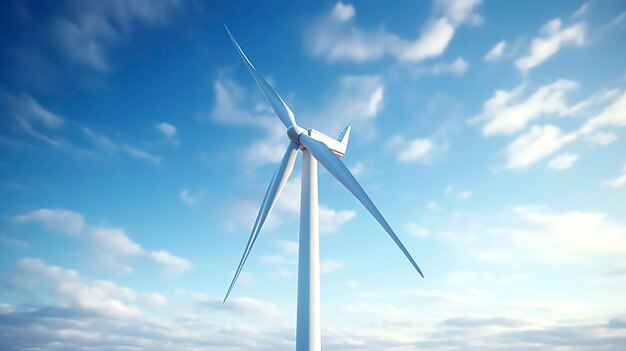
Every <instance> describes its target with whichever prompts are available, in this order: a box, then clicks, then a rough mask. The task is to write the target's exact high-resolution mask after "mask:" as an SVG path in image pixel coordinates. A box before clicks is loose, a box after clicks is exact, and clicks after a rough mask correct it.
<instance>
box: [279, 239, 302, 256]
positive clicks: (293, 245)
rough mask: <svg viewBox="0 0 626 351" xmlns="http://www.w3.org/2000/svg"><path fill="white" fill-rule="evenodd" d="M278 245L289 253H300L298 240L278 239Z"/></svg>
mask: <svg viewBox="0 0 626 351" xmlns="http://www.w3.org/2000/svg"><path fill="white" fill-rule="evenodd" d="M277 244H278V247H280V249H281V251H282V252H283V253H285V254H288V255H295V254H297V253H298V242H297V241H288V240H278V241H277Z"/></svg>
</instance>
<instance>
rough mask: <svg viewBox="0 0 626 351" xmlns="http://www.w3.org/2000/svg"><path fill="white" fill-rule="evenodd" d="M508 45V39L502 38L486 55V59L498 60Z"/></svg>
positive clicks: (490, 60) (489, 60)
mask: <svg viewBox="0 0 626 351" xmlns="http://www.w3.org/2000/svg"><path fill="white" fill-rule="evenodd" d="M505 47H506V41H505V40H502V41H500V42H498V43H497V44H496V45H494V46H493V47H492V48H491V50H489V52H488V53H487V55H485V61H488V62H496V61H498V60H499V59H500V58H501V57H502V55H503V54H504V48H505Z"/></svg>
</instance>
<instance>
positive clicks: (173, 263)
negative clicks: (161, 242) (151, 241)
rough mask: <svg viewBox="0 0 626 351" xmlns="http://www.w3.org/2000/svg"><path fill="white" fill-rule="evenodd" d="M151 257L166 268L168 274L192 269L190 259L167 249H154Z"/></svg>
mask: <svg viewBox="0 0 626 351" xmlns="http://www.w3.org/2000/svg"><path fill="white" fill-rule="evenodd" d="M150 257H151V258H152V259H153V260H154V261H155V262H157V263H159V264H161V265H162V266H163V267H164V268H165V274H167V275H177V274H180V273H182V272H185V271H189V270H191V269H192V265H191V262H189V260H187V259H184V258H182V257H177V256H174V255H172V254H170V253H169V252H168V251H166V250H159V251H152V252H150Z"/></svg>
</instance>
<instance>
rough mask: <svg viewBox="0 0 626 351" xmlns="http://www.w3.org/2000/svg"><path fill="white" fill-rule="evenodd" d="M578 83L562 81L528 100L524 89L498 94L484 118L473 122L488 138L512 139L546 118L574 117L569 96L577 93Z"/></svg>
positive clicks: (544, 87) (489, 104) (552, 84)
mask: <svg viewBox="0 0 626 351" xmlns="http://www.w3.org/2000/svg"><path fill="white" fill-rule="evenodd" d="M577 87H578V83H576V82H574V81H571V80H566V79H559V80H557V81H555V82H554V83H551V84H548V85H544V86H541V87H539V88H538V89H537V90H535V91H534V92H533V93H532V94H530V95H529V96H527V97H525V98H521V95H522V93H523V92H524V90H526V89H525V88H526V87H525V86H524V85H520V86H518V87H516V88H515V89H513V90H510V91H506V90H497V91H496V92H495V93H494V94H493V96H492V97H491V98H490V99H489V100H487V101H486V102H485V103H484V104H483V109H482V112H481V114H480V115H478V116H476V117H474V118H473V119H472V122H473V123H481V124H482V128H481V130H482V133H483V135H484V136H491V135H498V134H505V135H509V134H512V133H514V132H517V131H520V130H522V129H524V128H525V127H526V126H527V125H528V124H529V123H530V122H531V121H534V120H536V119H539V118H542V117H552V116H556V117H561V116H566V115H569V114H570V113H571V110H572V108H571V107H570V106H568V104H567V101H566V99H565V97H566V95H567V94H568V93H569V92H570V91H572V90H574V89H576V88H577Z"/></svg>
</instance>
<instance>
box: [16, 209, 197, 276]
mask: <svg viewBox="0 0 626 351" xmlns="http://www.w3.org/2000/svg"><path fill="white" fill-rule="evenodd" d="M12 220H13V221H14V222H15V223H27V222H37V223H40V224H41V225H42V226H44V227H45V228H47V229H49V230H52V231H57V232H60V233H64V234H70V235H73V236H78V235H79V234H81V233H85V234H87V235H83V236H79V238H82V239H83V240H84V242H85V243H86V244H87V245H89V246H90V248H91V249H92V250H93V251H94V253H93V261H94V263H97V264H99V265H101V266H103V267H106V268H115V269H117V270H121V271H123V272H125V273H131V272H132V271H133V269H132V267H128V266H125V265H123V262H124V260H126V259H128V258H131V257H146V256H148V257H150V258H152V260H154V261H155V262H157V263H159V264H161V265H162V266H163V267H164V268H165V269H164V271H165V273H166V274H167V275H171V274H178V273H181V272H183V271H187V270H190V269H191V268H192V265H191V262H189V261H188V260H186V259H184V258H180V257H176V256H173V255H171V254H170V253H169V252H167V251H165V250H160V251H152V252H148V251H146V250H145V249H144V248H142V247H141V245H140V244H138V243H136V242H134V241H133V240H131V239H130V238H129V237H128V235H127V234H126V232H125V231H124V229H120V228H110V227H104V226H93V225H87V224H86V223H85V220H84V219H83V215H81V214H80V213H76V212H73V211H70V210H64V209H52V210H50V209H45V208H44V209H39V210H36V211H33V212H30V213H26V214H23V215H18V216H15V217H13V218H12Z"/></svg>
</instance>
